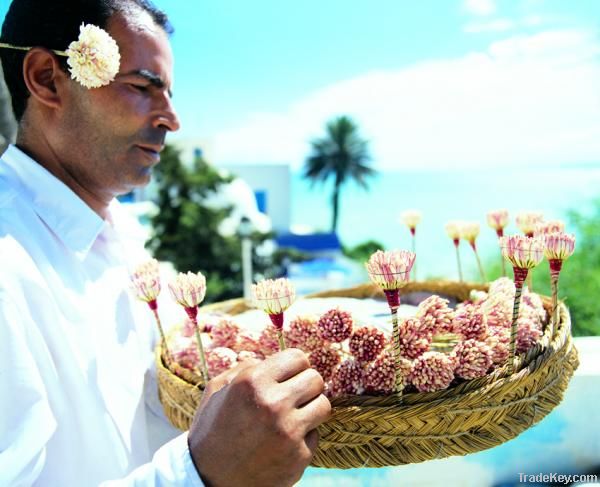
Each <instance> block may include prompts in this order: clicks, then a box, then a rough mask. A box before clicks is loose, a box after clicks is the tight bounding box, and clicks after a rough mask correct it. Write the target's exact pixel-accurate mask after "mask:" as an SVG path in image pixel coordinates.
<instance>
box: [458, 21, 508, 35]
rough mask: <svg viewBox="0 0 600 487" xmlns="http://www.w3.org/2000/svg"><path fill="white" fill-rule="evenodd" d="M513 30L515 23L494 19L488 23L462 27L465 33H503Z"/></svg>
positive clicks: (476, 23)
mask: <svg viewBox="0 0 600 487" xmlns="http://www.w3.org/2000/svg"><path fill="white" fill-rule="evenodd" d="M514 28H515V23H514V22H513V21H512V20H509V19H496V20H491V21H489V22H470V23H468V24H467V25H465V27H464V31H465V32H469V33H479V32H504V31H507V30H511V29H514Z"/></svg>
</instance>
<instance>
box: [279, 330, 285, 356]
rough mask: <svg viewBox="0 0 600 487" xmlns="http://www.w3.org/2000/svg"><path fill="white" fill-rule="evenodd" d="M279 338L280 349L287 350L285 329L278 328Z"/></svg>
mask: <svg viewBox="0 0 600 487" xmlns="http://www.w3.org/2000/svg"><path fill="white" fill-rule="evenodd" d="M277 338H278V339H279V350H280V351H281V350H285V339H284V338H283V330H279V329H278V330H277Z"/></svg>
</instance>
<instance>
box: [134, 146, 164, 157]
mask: <svg viewBox="0 0 600 487" xmlns="http://www.w3.org/2000/svg"><path fill="white" fill-rule="evenodd" d="M136 147H137V148H138V149H140V150H141V151H143V152H144V153H145V154H147V155H148V156H150V157H151V158H152V159H153V160H154V161H158V160H159V159H160V152H161V151H162V149H163V147H162V146H160V145H141V144H138V145H136Z"/></svg>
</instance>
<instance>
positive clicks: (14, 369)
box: [0, 146, 202, 487]
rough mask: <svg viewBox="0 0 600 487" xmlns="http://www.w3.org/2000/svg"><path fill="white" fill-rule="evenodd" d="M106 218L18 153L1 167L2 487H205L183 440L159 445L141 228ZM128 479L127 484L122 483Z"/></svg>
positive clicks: (120, 214) (114, 207)
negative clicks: (149, 389) (149, 397)
mask: <svg viewBox="0 0 600 487" xmlns="http://www.w3.org/2000/svg"><path fill="white" fill-rule="evenodd" d="M109 212H110V218H109V220H110V222H108V221H105V220H103V219H101V218H100V217H99V216H98V215H97V214H96V213H94V212H93V211H92V210H91V209H90V208H89V207H88V206H87V205H86V204H85V203H84V202H83V201H82V200H81V199H80V198H79V197H78V196H77V195H76V194H75V193H73V192H72V191H71V190H70V189H69V188H68V187H67V186H66V185H64V184H63V183H62V182H61V181H59V180H58V179H56V178H55V177H54V176H52V175H51V174H50V173H49V172H48V171H46V170H45V169H44V168H43V167H42V166H40V165H39V164H37V163H36V162H35V161H34V160H32V159H31V158H30V157H28V156H27V155H25V154H24V153H23V152H21V151H20V150H19V149H17V148H16V147H14V146H10V147H9V148H8V149H7V151H6V152H5V153H4V155H3V156H2V158H1V160H0V485H2V486H13V485H14V486H17V485H18V486H25V485H43V486H51V487H53V486H58V487H69V486H74V487H75V486H77V487H81V486H96V485H100V484H102V485H104V484H103V482H106V481H114V484H113V482H107V484H106V485H142V486H167V485H169V486H170V485H190V486H201V485H202V483H201V481H200V478H199V476H198V475H197V473H196V471H195V468H194V466H193V463H192V460H191V456H190V453H189V451H188V448H187V441H186V439H187V435H186V434H182V435H180V436H179V437H177V438H176V439H175V440H173V441H171V442H169V443H167V444H166V445H165V446H163V447H161V448H160V449H159V450H158V451H157V452H156V454H155V455H154V456H152V455H151V452H150V451H149V447H148V436H147V427H146V408H145V405H144V376H145V374H146V373H147V371H148V370H149V369H150V367H151V364H152V340H153V339H154V336H155V331H154V327H155V326H156V325H154V323H153V321H152V317H151V314H150V313H149V312H148V310H147V309H145V308H144V307H145V305H144V304H143V303H140V302H137V301H136V300H135V299H134V298H133V297H132V295H131V293H130V292H129V289H128V285H129V270H130V269H131V267H132V266H133V265H135V264H138V263H139V262H140V261H141V260H142V259H144V256H145V254H144V253H143V247H142V246H141V245H140V235H139V225H138V224H137V222H136V221H135V220H134V219H133V218H131V217H129V216H128V215H127V214H126V213H125V212H124V211H123V209H122V208H121V207H120V205H119V203H118V202H117V201H114V202H113V204H111V206H110V208H109ZM117 479H120V480H117Z"/></svg>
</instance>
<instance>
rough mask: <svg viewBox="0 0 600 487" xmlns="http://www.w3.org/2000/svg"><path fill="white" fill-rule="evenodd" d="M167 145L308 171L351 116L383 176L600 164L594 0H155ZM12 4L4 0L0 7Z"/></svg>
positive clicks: (597, 8)
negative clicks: (177, 125)
mask: <svg viewBox="0 0 600 487" xmlns="http://www.w3.org/2000/svg"><path fill="white" fill-rule="evenodd" d="M155 3H156V4H157V5H158V6H159V7H161V8H163V9H164V10H165V11H166V12H167V13H168V14H169V16H170V18H171V21H172V23H173V25H174V27H175V33H174V34H173V36H172V47H173V51H174V55H175V63H176V64H175V84H174V90H173V91H174V104H175V107H176V109H177V111H178V113H179V116H180V119H181V121H182V129H181V130H180V131H179V132H178V133H177V134H174V135H172V136H171V141H172V142H176V141H180V142H182V143H188V144H189V143H190V141H191V143H193V144H201V145H203V147H204V150H205V153H206V154H207V156H208V158H209V159H210V160H211V161H212V162H214V163H216V164H243V163H288V164H290V165H291V166H292V168H295V169H298V168H300V167H301V166H302V164H303V162H304V160H305V158H306V157H307V155H308V153H309V151H310V141H311V140H313V139H314V138H315V137H319V136H321V135H322V134H323V133H324V127H325V124H326V122H327V121H328V120H331V119H332V118H334V117H337V116H340V115H349V116H351V117H352V118H353V119H354V120H355V121H356V123H357V124H358V126H359V129H360V133H361V135H362V136H363V137H364V138H366V139H367V140H368V141H369V147H370V149H371V154H372V159H373V161H372V164H373V165H374V166H375V167H376V168H378V169H408V168H413V169H440V168H448V167H453V168H480V167H482V168H487V167H499V166H503V165H510V166H513V167H515V168H516V167H520V166H522V165H530V166H557V165H598V164H600V36H599V30H598V29H599V27H598V26H599V24H598V19H600V2H599V1H597V0H423V1H421V2H414V1H408V0H371V1H368V2H367V1H364V0H352V1H348V0H327V1H322V0H304V1H303V2H281V1H280V0H258V1H248V0H221V1H212V2H208V1H197V0H196V1H193V2H192V1H183V0H156V2H155ZM7 4H8V2H7V0H0V6H1V8H0V15H2V16H3V15H4V13H5V11H6V6H7Z"/></svg>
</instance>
